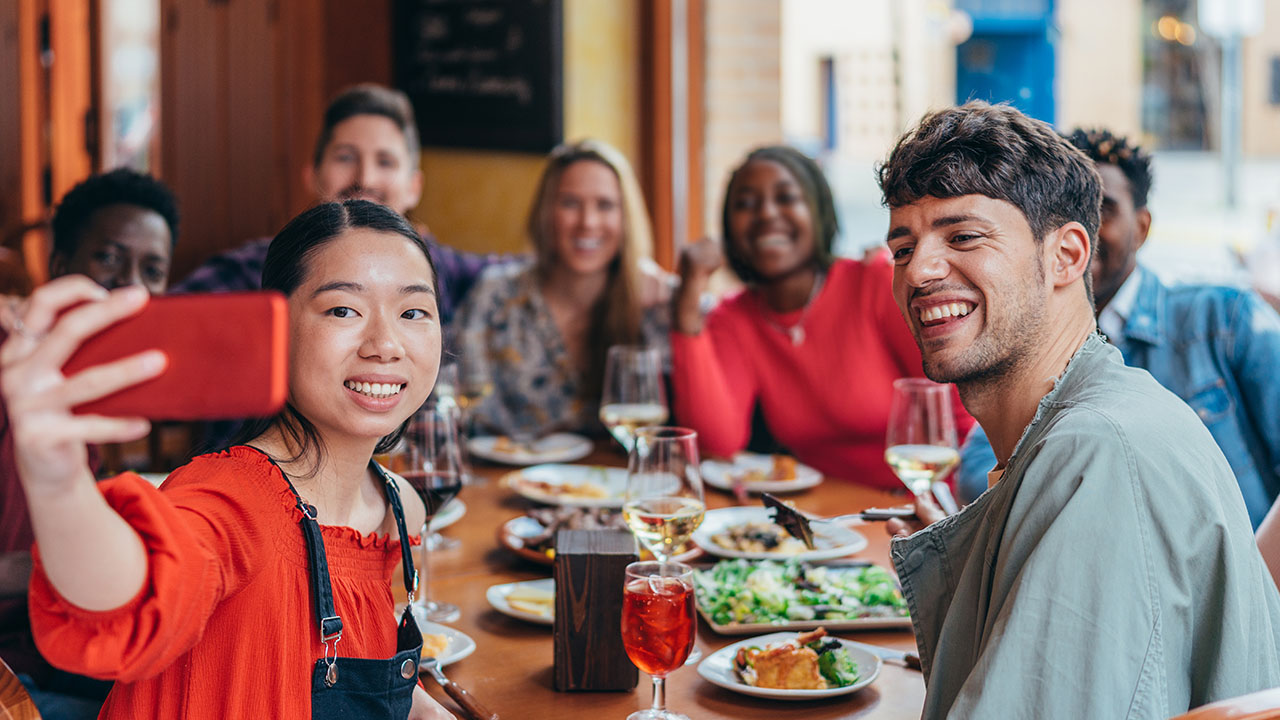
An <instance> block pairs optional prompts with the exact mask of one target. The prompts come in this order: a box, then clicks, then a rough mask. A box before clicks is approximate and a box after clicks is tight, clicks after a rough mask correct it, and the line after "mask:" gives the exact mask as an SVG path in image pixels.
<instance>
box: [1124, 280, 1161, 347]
mask: <svg viewBox="0 0 1280 720" xmlns="http://www.w3.org/2000/svg"><path fill="white" fill-rule="evenodd" d="M1134 272H1140V273H1142V283H1141V284H1140V285H1139V286H1138V295H1137V297H1135V298H1134V300H1133V308H1132V309H1131V310H1130V311H1129V319H1128V320H1127V321H1126V322H1125V324H1124V339H1125V342H1133V341H1137V342H1144V343H1147V344H1148V345H1163V344H1164V342H1165V336H1166V333H1165V327H1164V320H1165V318H1164V314H1165V312H1166V310H1165V305H1166V303H1165V296H1166V295H1168V290H1167V289H1166V288H1165V286H1164V284H1163V283H1161V282H1160V278H1158V277H1156V274H1155V273H1153V272H1151V271H1150V270H1147V269H1145V268H1143V267H1142V266H1138V268H1137V269H1135V270H1134Z"/></svg>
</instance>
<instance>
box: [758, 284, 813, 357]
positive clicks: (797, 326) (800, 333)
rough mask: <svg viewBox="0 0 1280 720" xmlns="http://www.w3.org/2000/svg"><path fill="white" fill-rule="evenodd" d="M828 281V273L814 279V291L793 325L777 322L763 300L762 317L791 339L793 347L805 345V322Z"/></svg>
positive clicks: (810, 293)
mask: <svg viewBox="0 0 1280 720" xmlns="http://www.w3.org/2000/svg"><path fill="white" fill-rule="evenodd" d="M826 279H827V274H826V272H823V271H819V272H818V274H817V277H815V278H814V281H813V289H812V290H810V291H809V297H808V298H807V299H806V300H805V301H804V307H803V308H802V309H801V310H800V317H798V318H796V321H795V322H794V323H792V324H791V325H782V324H781V323H778V322H775V321H774V320H773V318H771V317H769V315H768V313H770V312H773V311H772V310H770V309H769V307H768V306H767V305H765V304H764V302H763V300H762V301H761V308H762V309H763V310H764V312H763V313H761V317H763V318H764V321H765V322H767V323H769V325H770V326H771V327H773V328H774V329H775V330H777V331H778V332H780V333H782V334H783V335H786V336H787V337H788V338H790V339H791V345H792V346H793V347H799V346H800V345H802V344H804V341H805V334H804V320H805V318H806V317H807V316H808V315H809V308H811V307H813V301H814V299H815V298H817V297H818V293H819V292H820V291H821V290H822V285H823V284H824V283H825V282H826Z"/></svg>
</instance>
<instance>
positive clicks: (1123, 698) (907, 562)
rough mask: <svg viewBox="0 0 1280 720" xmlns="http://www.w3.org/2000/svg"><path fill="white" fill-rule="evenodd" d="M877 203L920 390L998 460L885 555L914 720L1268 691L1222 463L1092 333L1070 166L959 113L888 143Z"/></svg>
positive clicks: (1084, 174)
mask: <svg viewBox="0 0 1280 720" xmlns="http://www.w3.org/2000/svg"><path fill="white" fill-rule="evenodd" d="M880 186H881V188H882V190H883V191H884V197H885V204H886V205H888V206H889V233H888V243H889V249H890V251H891V252H892V254H893V258H894V264H895V267H894V279H893V293H894V298H895V300H896V301H897V303H898V307H899V308H900V309H901V310H902V314H903V317H904V318H905V319H906V321H907V325H908V327H909V328H910V329H911V331H912V333H913V335H914V336H915V338H916V342H917V344H918V345H919V346H920V351H921V358H922V360H923V365H924V371H925V374H926V375H928V376H929V377H930V378H931V379H933V380H935V381H937V382H953V383H955V385H956V387H957V389H958V390H959V393H960V398H961V400H962V401H963V402H964V406H965V409H967V410H968V411H969V412H970V413H971V414H972V415H973V416H974V418H976V419H977V420H978V422H979V423H981V424H982V425H983V427H985V428H986V430H987V433H988V436H989V437H990V439H991V445H992V447H993V448H994V450H995V454H996V458H997V464H996V466H995V469H994V470H992V472H991V473H990V475H991V477H990V481H991V482H992V483H993V487H992V488H991V489H990V490H988V491H987V492H985V493H983V494H982V496H981V497H979V498H978V499H977V500H975V501H974V502H972V503H970V504H969V505H968V506H966V507H965V508H964V509H963V510H961V511H960V512H959V513H957V514H955V515H951V516H950V517H945V518H942V519H939V520H937V521H936V522H934V523H933V524H932V525H929V526H928V527H924V528H922V529H918V530H917V531H916V532H915V533H914V534H911V535H910V536H908V537H899V538H896V539H895V540H894V541H893V543H892V545H891V554H892V558H893V563H894V566H895V568H896V569H897V571H898V577H899V580H900V581H901V583H902V590H903V596H904V597H905V598H906V601H907V604H908V607H909V608H910V611H911V621H912V626H913V629H914V630H915V635H916V644H917V646H918V648H919V651H920V659H921V662H922V665H923V671H924V677H925V684H926V688H927V692H926V694H925V706H924V711H923V717H924V718H926V720H932V719H934V718H944V717H945V718H1047V719H1052V718H1070V719H1072V720H1075V719H1076V718H1143V719H1145V718H1151V719H1152V720H1155V719H1156V718H1161V719H1163V718H1168V717H1169V716H1171V715H1176V714H1179V713H1182V712H1185V711H1186V710H1187V709H1188V708H1190V707H1195V706H1199V705H1202V704H1205V703H1208V702H1212V701H1215V700H1220V699H1224V698H1230V697H1236V696H1239V695H1245V694H1248V693H1251V692H1254V691H1257V690H1262V689H1265V688H1271V687H1275V686H1278V685H1280V593H1278V592H1277V590H1276V585H1275V583H1274V582H1272V581H1271V578H1270V576H1268V575H1267V572H1266V569H1265V567H1264V566H1263V563H1262V558H1261V556H1260V555H1259V554H1258V549H1257V547H1256V546H1255V544H1254V541H1253V533H1252V532H1251V528H1250V526H1249V517H1248V514H1247V512H1246V510H1245V505H1244V502H1243V500H1242V499H1241V496H1240V491H1239V490H1238V489H1237V487H1236V483H1235V478H1234V477H1233V476H1232V472H1231V468H1230V466H1229V465H1228V464H1227V461H1226V458H1224V457H1223V455H1222V451H1221V450H1219V449H1218V447H1217V445H1216V444H1215V443H1214V440H1213V436H1212V435H1210V434H1209V432H1208V430H1206V429H1205V426H1204V423H1202V422H1201V421H1200V420H1199V419H1198V418H1197V417H1196V414H1195V413H1194V412H1192V411H1191V409H1190V408H1189V407H1188V406H1187V405H1186V403H1184V402H1182V401H1181V400H1180V399H1178V397H1177V396H1175V395H1174V394H1173V393H1171V392H1169V391H1168V390H1166V389H1165V388H1163V387H1161V385H1160V384H1159V383H1157V382H1156V381H1155V380H1154V379H1152V377H1151V375H1150V374H1148V373H1147V372H1146V371H1145V370H1140V369H1136V368H1132V367H1128V366H1126V365H1125V364H1124V361H1123V358H1122V357H1121V355H1120V352H1119V351H1118V350H1117V349H1116V348H1114V347H1112V346H1111V345H1109V344H1108V343H1107V342H1106V341H1104V340H1103V339H1102V337H1101V336H1099V335H1098V334H1097V333H1096V320H1095V318H1094V311H1093V305H1092V302H1091V292H1090V284H1091V283H1090V276H1089V261H1090V254H1091V250H1092V248H1093V246H1094V245H1095V238H1096V236H1097V231H1098V224H1099V221H1100V215H1101V211H1100V206H1101V201H1102V190H1101V179H1100V177H1099V176H1098V173H1097V171H1096V170H1095V169H1094V167H1093V163H1092V162H1090V161H1089V158H1088V157H1086V156H1085V155H1084V154H1083V153H1081V152H1080V151H1079V150H1078V149H1076V148H1074V147H1072V146H1071V145H1070V143H1068V142H1067V141H1066V140H1065V139H1063V138H1061V137H1060V136H1059V135H1058V134H1057V133H1055V132H1054V131H1053V129H1052V128H1050V127H1049V126H1048V125H1046V124H1045V123H1042V122H1039V121H1036V120H1032V119H1030V118H1028V117H1026V116H1025V115H1023V114H1021V113H1020V112H1018V111H1017V110H1015V109H1013V108H1011V107H1008V106H1001V105H996V106H991V105H987V104H986V103H980V102H971V103H968V104H966V105H964V106H961V107H958V108H952V109H949V110H944V111H940V112H937V113H934V114H931V115H929V116H926V117H925V118H924V120H922V121H921V123H920V125H919V126H918V127H917V128H915V129H914V130H912V131H910V132H909V133H907V135H905V136H904V137H903V138H902V139H901V140H900V141H899V142H898V144H897V146H896V147H895V148H894V150H893V152H892V153H891V154H890V156H889V158H888V160H887V161H886V162H885V164H884V165H883V166H882V167H881V169H880ZM928 510H929V507H928V506H927V505H926V504H924V503H923V502H917V507H916V511H917V514H919V515H921V517H922V518H923V519H926V520H927V519H929V518H926V517H925V515H927V514H928V512H927V511H928ZM917 527H918V524H917ZM895 529H896V530H898V531H899V532H901V534H903V535H905V534H906V532H905V531H906V529H907V528H904V527H901V525H898V526H896V527H895Z"/></svg>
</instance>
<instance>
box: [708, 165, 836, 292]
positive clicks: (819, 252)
mask: <svg viewBox="0 0 1280 720" xmlns="http://www.w3.org/2000/svg"><path fill="white" fill-rule="evenodd" d="M757 160H760V161H766V162H771V163H777V164H778V165H781V166H782V167H784V168H786V170H787V172H789V173H791V175H792V176H793V177H795V179H796V183H797V184H798V185H799V186H800V192H801V193H802V194H803V195H804V202H805V204H806V205H808V206H809V217H811V218H813V235H814V237H813V245H814V261H815V262H816V263H817V264H818V266H819V267H821V268H828V267H831V263H832V262H833V257H834V256H833V255H832V253H831V245H832V243H834V242H835V237H836V233H838V232H839V231H840V224H839V222H838V221H837V220H836V204H835V202H834V201H833V200H832V198H831V186H830V185H828V184H827V178H826V176H824V175H823V174H822V168H820V167H818V163H816V162H814V161H813V158H810V157H809V156H808V155H805V154H804V153H802V152H800V151H799V150H796V149H795V148H792V147H787V146H786V145H766V146H764V147H759V148H756V149H755V150H752V151H751V153H750V154H749V155H747V157H746V159H745V160H743V161H742V164H741V165H739V166H738V167H737V168H735V169H734V171H733V174H732V175H730V176H729V184H728V185H727V186H726V187H725V191H724V206H723V207H722V208H721V210H720V242H721V243H723V245H724V255H725V258H726V259H728V261H729V268H730V269H732V270H733V273H734V274H735V275H737V276H738V279H739V280H741V281H742V282H744V283H747V284H754V283H758V282H760V280H761V278H760V275H759V273H757V272H756V270H755V268H753V267H752V266H751V263H749V262H747V260H746V258H743V257H742V256H741V255H740V254H739V253H738V251H737V249H736V247H735V245H734V242H733V236H732V235H731V234H730V228H729V215H730V213H731V212H732V210H733V206H732V203H733V186H734V183H736V182H737V181H738V175H739V173H741V172H742V171H743V170H744V169H745V168H746V167H747V166H748V165H750V164H751V163H753V162H756V161H757Z"/></svg>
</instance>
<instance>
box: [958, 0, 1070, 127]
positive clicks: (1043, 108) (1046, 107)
mask: <svg viewBox="0 0 1280 720" xmlns="http://www.w3.org/2000/svg"><path fill="white" fill-rule="evenodd" d="M957 5H960V6H965V5H967V6H968V7H965V8H964V9H966V10H968V11H969V13H970V15H971V16H972V18H973V35H972V36H971V37H970V38H969V39H968V40H967V41H965V42H964V43H963V44H962V45H960V46H959V47H958V48H956V101H957V102H961V103H963V102H965V101H967V100H986V101H988V102H1009V103H1010V104H1012V105H1013V106H1014V107H1016V108H1018V109H1019V110H1021V111H1023V112H1024V113H1026V114H1028V115H1030V116H1031V117H1034V118H1037V119H1039V120H1044V121H1045V122H1047V123H1050V124H1052V123H1053V122H1054V110H1055V104H1054V93H1053V79H1054V66H1055V63H1054V46H1053V42H1052V37H1053V35H1052V19H1053V4H1052V3H1051V2H1045V0H1038V1H1037V0H1030V1H1029V2H1027V3H1025V4H1024V3H1019V2H1012V3H1011V2H1008V0H1005V2H990V1H989V0H988V1H987V2H980V1H979V2H974V1H973V0H970V1H969V2H967V3H957Z"/></svg>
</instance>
